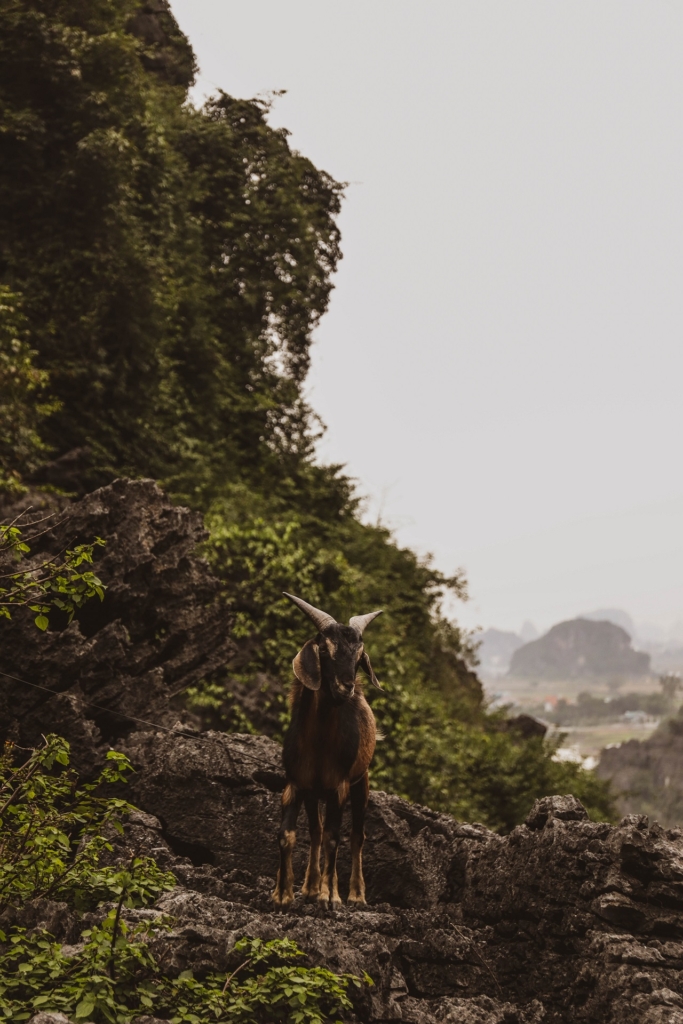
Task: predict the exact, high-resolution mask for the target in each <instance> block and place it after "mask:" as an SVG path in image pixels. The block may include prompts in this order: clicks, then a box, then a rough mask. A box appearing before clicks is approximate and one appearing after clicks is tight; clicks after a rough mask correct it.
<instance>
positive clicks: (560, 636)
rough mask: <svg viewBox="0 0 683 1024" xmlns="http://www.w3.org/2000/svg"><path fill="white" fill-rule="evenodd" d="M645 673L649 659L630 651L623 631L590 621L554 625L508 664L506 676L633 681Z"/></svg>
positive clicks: (606, 624)
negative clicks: (622, 679) (601, 678)
mask: <svg viewBox="0 0 683 1024" xmlns="http://www.w3.org/2000/svg"><path fill="white" fill-rule="evenodd" d="M649 671H650V655H649V654H644V653H642V652H641V651H634V650H633V647H632V646H631V638H630V636H629V635H628V633H627V632H626V630H625V629H622V628H621V627H620V626H616V625H615V624H614V623H613V622H604V621H602V622H593V621H592V620H590V619H571V620H570V621H569V622H560V623H558V624H557V625H556V626H553V628H552V629H551V630H549V631H548V632H547V633H546V634H545V636H542V637H541V638H540V639H539V640H533V641H532V642H531V643H528V644H524V645H523V646H522V647H519V648H518V649H517V650H516V651H515V652H514V653H513V655H512V659H511V661H510V675H513V676H521V677H522V678H524V679H546V680H551V679H595V678H600V677H603V678H604V677H614V676H621V677H624V678H634V677H638V676H645V675H647V674H648V672H649Z"/></svg>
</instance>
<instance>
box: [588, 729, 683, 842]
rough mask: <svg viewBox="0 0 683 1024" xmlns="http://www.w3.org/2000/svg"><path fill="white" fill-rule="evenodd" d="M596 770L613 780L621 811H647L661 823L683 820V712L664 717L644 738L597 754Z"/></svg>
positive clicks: (605, 777)
mask: <svg viewBox="0 0 683 1024" xmlns="http://www.w3.org/2000/svg"><path fill="white" fill-rule="evenodd" d="M597 773H598V775H599V776H600V777H601V778H604V779H609V780H610V781H611V782H612V785H613V788H614V791H615V792H616V793H617V794H618V802H619V806H620V807H621V808H622V810H623V811H624V813H638V814H649V815H650V816H655V817H656V818H657V819H658V820H659V821H660V822H662V824H664V825H672V826H674V825H677V824H678V823H680V822H682V821H683V715H681V712H680V711H679V713H678V714H677V715H675V716H674V717H673V718H668V719H665V720H664V721H663V722H662V723H661V725H660V726H659V727H658V728H657V729H656V730H655V732H654V733H653V734H652V736H650V737H649V738H648V739H646V740H642V741H639V740H629V741H628V743H621V744H619V746H618V747H608V748H607V749H606V750H603V751H602V754H601V755H600V763H599V765H598V768H597Z"/></svg>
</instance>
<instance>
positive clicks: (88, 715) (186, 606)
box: [0, 480, 234, 770]
mask: <svg viewBox="0 0 683 1024" xmlns="http://www.w3.org/2000/svg"><path fill="white" fill-rule="evenodd" d="M62 505H63V507H62V509H61V511H60V512H59V514H58V515H57V516H56V517H55V523H54V525H53V526H52V528H51V529H49V530H48V532H46V533H44V534H43V535H42V536H40V537H38V538H37V540H36V541H35V543H32V544H31V549H32V550H31V564H39V563H40V562H41V561H43V560H44V558H45V557H46V555H52V556H54V555H56V554H58V553H59V552H61V551H63V550H65V549H66V548H70V547H73V546H74V545H76V544H78V543H89V542H91V541H93V540H94V539H95V538H96V537H102V538H103V539H104V540H105V541H106V545H105V547H104V548H99V549H97V550H96V569H97V572H98V574H99V575H100V577H101V579H102V581H103V582H104V583H105V584H106V586H107V590H106V593H105V598H104V601H103V602H102V603H100V602H99V601H98V600H97V599H96V598H95V599H92V600H90V601H89V602H88V603H87V604H86V605H85V606H84V607H83V608H82V609H81V610H80V611H79V612H78V613H77V616H76V618H75V619H74V621H73V622H72V623H71V624H70V625H67V626H66V628H63V629H61V630H56V631H52V630H50V631H49V632H47V633H40V632H39V631H38V630H37V629H36V628H35V626H34V625H33V623H32V616H30V615H29V614H28V613H26V612H15V614H14V616H13V619H12V621H11V622H7V621H2V622H1V623H0V645H1V646H0V672H2V673H5V675H3V676H2V677H0V680H1V683H2V685H1V686H0V734H1V735H3V736H11V737H12V738H15V739H17V740H18V741H19V742H20V743H21V744H22V745H24V746H28V745H30V744H32V743H34V742H36V741H37V740H38V739H39V737H40V734H41V732H46V731H49V732H59V733H61V734H62V735H64V736H66V738H67V739H69V740H70V741H71V742H72V746H73V751H74V758H75V764H76V766H77V767H78V768H79V769H81V770H88V769H89V768H91V767H92V765H93V764H94V763H95V762H96V761H97V760H98V759H99V758H100V755H101V751H102V749H106V744H107V743H109V742H110V741H113V740H115V739H116V738H117V737H118V736H121V735H124V734H125V733H127V732H130V730H131V729H132V728H134V727H135V722H134V721H133V720H132V719H136V718H138V719H150V718H151V719H152V721H154V722H161V723H164V722H166V724H168V725H172V724H173V722H174V721H175V720H176V719H177V717H178V715H177V714H175V715H174V714H173V713H172V712H170V711H169V700H170V699H171V698H172V696H173V694H174V693H177V692H179V691H181V690H183V689H184V688H185V687H187V686H189V685H191V684H192V683H194V682H197V681H198V680H199V679H201V678H202V676H204V675H205V674H206V673H208V672H210V671H212V670H213V669H214V668H216V667H218V666H220V665H223V664H225V662H226V661H227V660H228V659H229V658H230V656H231V655H232V653H233V649H234V648H233V645H232V642H231V640H230V637H229V626H230V619H229V615H228V613H227V610H226V608H225V605H224V603H223V602H222V601H221V596H220V585H219V583H218V580H216V579H215V577H213V576H212V574H211V572H210V571H209V568H208V566H207V565H206V563H205V562H203V561H202V560H201V559H199V558H198V557H197V556H196V555H195V554H194V553H193V552H194V549H195V547H196V545H197V544H198V543H199V542H200V541H202V540H204V539H205V537H206V536H207V534H206V531H205V530H204V527H203V523H202V518H201V516H200V515H199V514H198V513H196V512H191V511H190V510H189V509H186V508H180V507H177V506H175V505H173V504H172V503H171V502H170V501H169V500H168V498H167V497H166V496H165V495H164V494H163V492H162V491H161V490H160V489H159V487H157V485H156V484H155V483H153V481H151V480H136V481H132V480H117V481H115V482H114V483H113V484H111V485H109V486H108V487H102V488H100V489H99V490H97V491H94V492H93V493H92V494H89V495H87V496H86V497H85V498H83V499H82V500H81V501H79V502H77V503H75V504H72V505H65V506H64V503H62ZM23 507H25V506H24V505H23V504H20V505H18V506H17V507H16V509H7V510H5V512H4V515H3V519H4V520H5V521H7V520H8V519H9V517H10V516H11V515H12V512H14V514H17V512H19V511H21V510H22V508H23ZM44 514H45V512H44V511H43V510H37V511H36V512H35V515H34V518H35V519H39V518H42V517H43V516H44ZM30 518H31V517H29V519H30ZM22 522H26V520H22ZM49 525H51V524H50V523H49V522H48V523H44V524H43V525H42V526H40V527H39V529H38V532H40V531H41V530H44V529H45V527H46V526H49ZM31 532H32V531H30V529H27V530H26V535H27V536H28V535H30V533H31ZM62 625H64V623H62ZM12 676H14V677H17V678H16V680H13V679H12V678H10V677H12ZM19 680H25V681H26V682H21V681H19ZM27 683H33V684H36V685H37V686H40V687H42V688H43V689H36V688H34V687H31V686H29V685H27ZM53 694H54V696H53ZM84 701H88V702H89V703H90V704H97V705H99V708H100V710H98V709H96V708H93V707H87V706H85V705H84V703H83V702H84ZM127 716H131V717H127Z"/></svg>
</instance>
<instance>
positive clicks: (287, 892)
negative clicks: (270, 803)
mask: <svg viewBox="0 0 683 1024" xmlns="http://www.w3.org/2000/svg"><path fill="white" fill-rule="evenodd" d="M301 801H302V795H301V793H300V792H299V791H298V790H297V788H296V786H295V785H294V784H293V783H291V782H288V783H287V785H286V786H285V791H284V793H283V794H282V824H281V825H280V832H279V835H278V841H279V845H280V868H279V870H278V873H277V880H276V882H275V889H274V891H273V900H274V901H275V903H278V904H280V906H283V907H284V906H286V905H287V904H288V903H291V902H292V900H293V899H294V869H293V867H292V853H293V851H294V846H295V844H296V819H297V818H298V817H299V811H300V810H301Z"/></svg>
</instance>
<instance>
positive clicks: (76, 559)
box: [0, 523, 106, 630]
mask: <svg viewBox="0 0 683 1024" xmlns="http://www.w3.org/2000/svg"><path fill="white" fill-rule="evenodd" d="M104 543H105V542H104V541H103V540H102V538H101V537H97V538H96V539H95V540H94V541H93V543H92V544H77V545H76V547H75V548H73V550H67V551H66V552H65V553H64V555H63V556H62V557H58V558H47V559H45V561H43V562H41V563H40V564H38V565H34V564H33V563H32V562H31V564H30V565H29V566H28V567H27V568H26V569H14V570H12V571H10V572H5V573H3V574H2V575H0V619H2V618H5V619H9V618H11V617H12V611H13V610H14V609H15V608H29V609H30V610H31V611H33V612H36V616H35V624H36V626H37V627H38V629H41V630H46V629H47V628H48V626H49V625H50V619H49V616H50V614H51V613H52V612H54V611H55V610H56V611H59V612H62V613H63V614H64V615H65V616H66V619H67V622H71V620H72V619H73V617H74V614H75V612H76V609H77V608H81V607H82V606H83V605H84V604H85V602H86V601H89V600H90V598H91V597H99V599H100V601H102V600H103V599H104V591H105V589H106V588H105V586H104V584H103V583H102V581H101V579H100V578H99V576H97V574H96V573H95V572H94V571H93V570H92V569H87V568H83V567H84V566H88V565H92V560H93V551H94V550H95V548H96V547H102V546H103V545H104ZM30 551H31V548H30V546H29V545H28V544H27V543H26V541H25V540H24V538H23V535H22V531H21V530H20V528H19V527H18V526H16V525H14V524H12V523H10V524H4V525H0V556H2V555H3V554H5V555H8V556H10V557H13V558H14V559H15V560H16V561H17V562H21V561H22V559H25V558H26V557H27V555H29V554H30Z"/></svg>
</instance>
